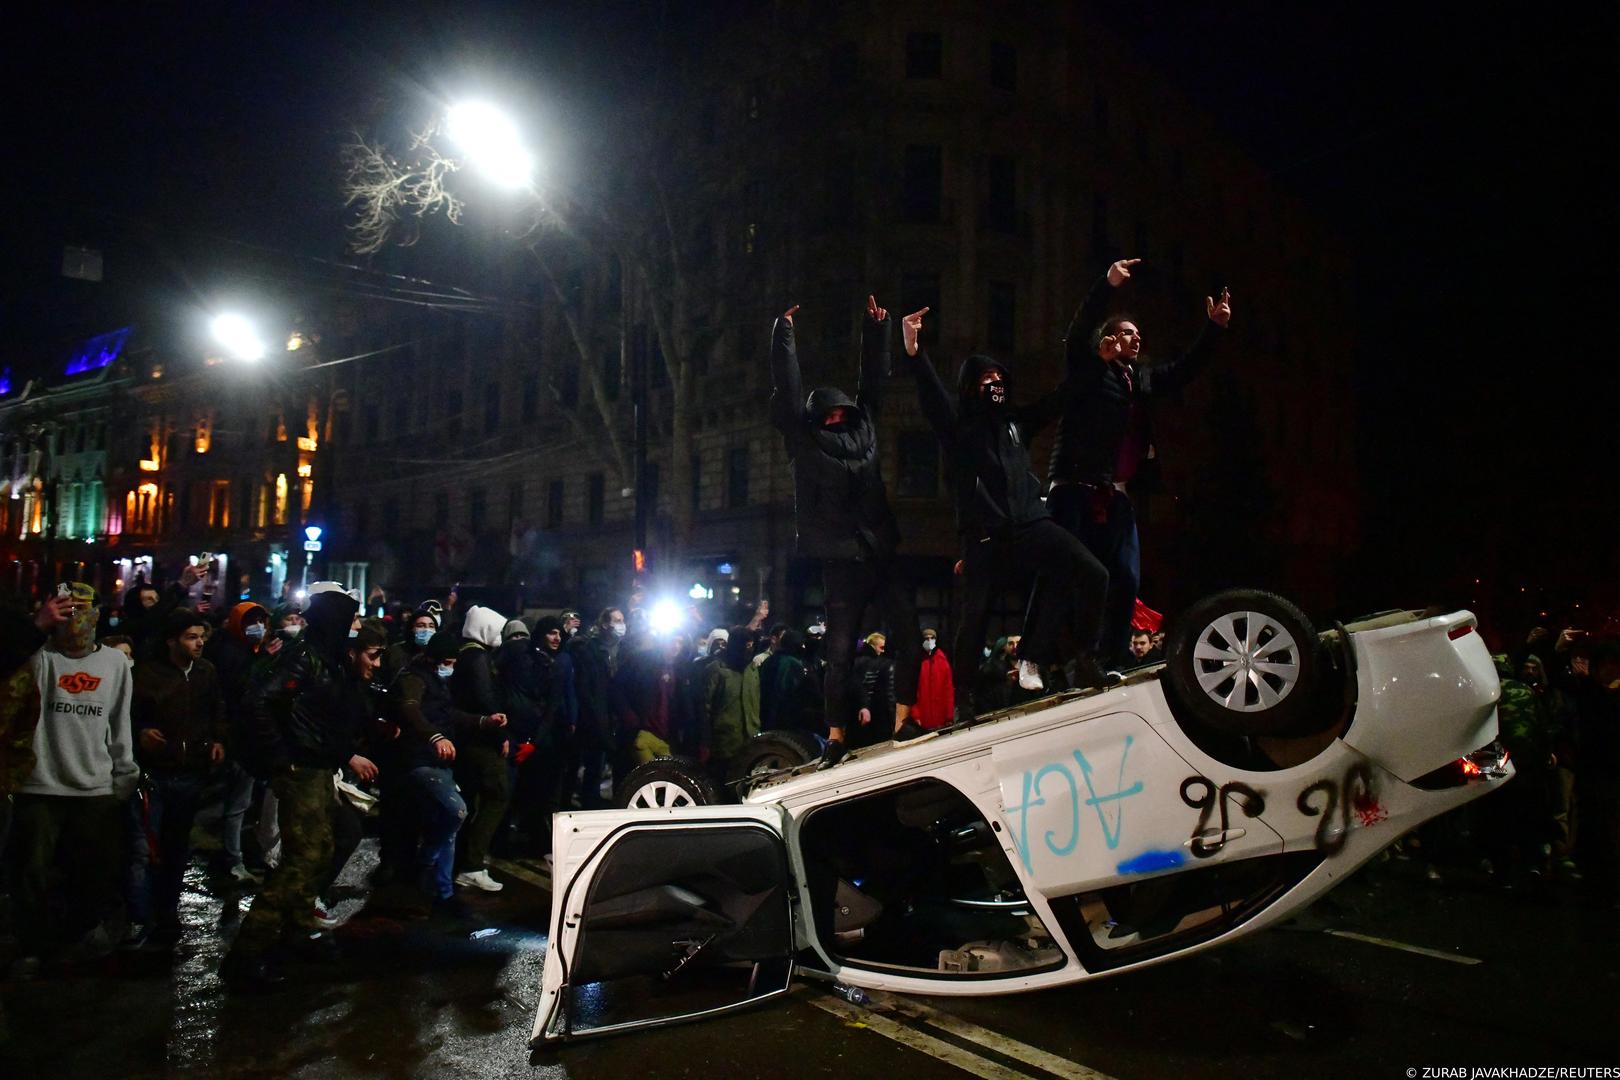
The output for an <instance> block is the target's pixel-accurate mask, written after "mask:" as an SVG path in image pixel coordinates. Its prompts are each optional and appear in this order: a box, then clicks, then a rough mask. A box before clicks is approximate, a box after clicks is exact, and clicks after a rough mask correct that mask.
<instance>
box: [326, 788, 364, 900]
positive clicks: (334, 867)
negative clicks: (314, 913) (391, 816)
mask: <svg viewBox="0 0 1620 1080" xmlns="http://www.w3.org/2000/svg"><path fill="white" fill-rule="evenodd" d="M365 838H366V816H365V815H364V814H362V813H361V812H360V811H358V810H356V809H355V808H354V807H353V806H351V805H350V804H349V803H348V802H346V801H345V800H344V799H342V798H340V797H338V796H335V795H334V796H333V798H332V858H331V860H330V861H329V862H328V863H327V864H326V873H324V874H322V875H321V876H320V878H319V880H317V881H316V882H315V895H316V896H325V895H326V890H327V889H329V888H331V887H332V883H333V882H334V881H336V880H337V879H338V875H339V874H341V873H343V868H344V867H345V866H347V865H348V864H349V858H350V857H351V856H352V855H353V854H354V853H355V851H356V850H358V849H359V847H360V841H362V840H364V839H365Z"/></svg>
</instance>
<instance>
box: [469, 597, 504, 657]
mask: <svg viewBox="0 0 1620 1080" xmlns="http://www.w3.org/2000/svg"><path fill="white" fill-rule="evenodd" d="M505 628H506V618H505V616H503V615H501V614H500V612H498V611H491V610H490V609H489V608H487V607H479V606H478V605H477V604H474V605H473V606H472V607H470V608H468V609H467V617H466V618H465V619H464V620H463V621H462V623H461V636H462V637H464V638H467V639H468V640H470V641H476V642H478V644H480V645H483V646H484V647H486V648H490V649H498V648H500V645H501V631H502V630H503V629H505Z"/></svg>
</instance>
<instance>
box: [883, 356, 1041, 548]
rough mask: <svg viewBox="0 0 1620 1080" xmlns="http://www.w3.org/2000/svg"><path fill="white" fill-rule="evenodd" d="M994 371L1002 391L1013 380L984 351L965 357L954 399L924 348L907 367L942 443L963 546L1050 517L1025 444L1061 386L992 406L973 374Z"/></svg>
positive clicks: (977, 375)
mask: <svg viewBox="0 0 1620 1080" xmlns="http://www.w3.org/2000/svg"><path fill="white" fill-rule="evenodd" d="M992 368H994V369H995V370H998V371H1000V372H1001V377H1002V381H1003V384H1004V385H1005V386H1006V388H1007V395H1008V397H1009V398H1010V397H1011V396H1012V377H1011V376H1010V375H1009V374H1008V372H1007V368H1006V365H1004V364H1002V363H1000V362H999V361H996V360H993V359H991V358H990V357H988V356H970V357H968V358H967V360H965V361H964V362H963V363H962V368H961V371H960V372H959V373H958V374H957V378H956V388H957V393H956V399H955V400H954V401H953V400H952V397H951V395H950V394H949V393H948V392H947V391H946V389H945V385H944V384H943V383H941V382H940V380H939V375H938V373H936V372H935V371H934V365H933V362H932V361H930V360H929V359H928V353H927V352H926V351H922V352H919V353H918V354H917V356H916V358H915V360H914V362H913V364H912V369H913V372H914V374H915V375H916V377H917V397H918V399H919V400H920V402H921V404H922V411H923V415H924V416H926V417H927V418H928V422H929V424H931V425H932V426H933V428H934V434H936V435H938V436H939V441H940V443H941V444H942V445H943V446H944V448H945V457H946V460H947V462H948V463H949V465H950V470H951V482H952V484H953V486H954V488H955V495H956V525H957V531H958V532H959V533H960V534H961V536H962V541H963V543H976V542H978V541H979V540H982V539H984V538H986V537H988V536H994V535H997V534H999V533H1001V532H1003V531H1005V530H1006V529H1009V528H1012V527H1014V526H1017V525H1027V524H1029V523H1030V522H1032V521H1039V520H1040V519H1041V518H1044V517H1047V516H1049V515H1048V514H1047V510H1046V503H1045V502H1044V501H1042V499H1041V482H1040V481H1039V480H1037V479H1036V478H1035V473H1034V471H1033V468H1032V467H1031V465H1030V460H1029V442H1030V439H1031V438H1033V436H1034V435H1035V433H1036V432H1038V431H1039V430H1040V429H1041V428H1043V427H1045V426H1046V425H1047V424H1049V423H1051V422H1052V421H1053V420H1054V419H1055V418H1056V417H1057V415H1058V413H1059V412H1060V411H1061V410H1062V409H1063V406H1064V405H1065V403H1066V402H1067V395H1068V383H1063V384H1061V385H1059V386H1058V387H1057V388H1056V389H1054V390H1052V391H1051V392H1050V393H1048V394H1046V395H1045V396H1044V397H1042V398H1041V399H1040V400H1038V401H1036V402H1034V403H1033V404H1031V405H1025V406H1013V405H1002V406H991V405H990V404H989V403H988V402H986V401H985V400H984V398H983V397H981V396H980V394H979V379H980V378H981V377H982V376H983V375H984V373H985V372H986V371H989V370H990V369H992Z"/></svg>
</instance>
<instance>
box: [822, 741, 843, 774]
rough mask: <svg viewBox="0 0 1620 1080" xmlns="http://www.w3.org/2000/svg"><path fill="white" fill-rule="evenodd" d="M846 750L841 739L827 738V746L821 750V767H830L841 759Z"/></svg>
mask: <svg viewBox="0 0 1620 1080" xmlns="http://www.w3.org/2000/svg"><path fill="white" fill-rule="evenodd" d="M848 752H849V751H848V749H847V748H846V747H845V746H844V744H843V742H842V741H841V740H839V739H828V740H827V748H826V749H825V750H823V751H822V752H821V767H822V768H823V769H830V768H832V767H833V766H834V765H836V764H838V763H839V762H840V761H843V760H844V755H845V754H846V753H848Z"/></svg>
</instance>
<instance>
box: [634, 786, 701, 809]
mask: <svg viewBox="0 0 1620 1080" xmlns="http://www.w3.org/2000/svg"><path fill="white" fill-rule="evenodd" d="M696 805H697V800H696V799H694V798H692V794H691V792H689V791H687V790H686V789H685V788H683V787H681V786H680V785H679V784H676V783H674V782H672V781H669V780H650V781H648V782H647V783H645V784H642V785H641V786H640V787H638V788H636V790H635V794H633V795H631V796H630V808H631V809H633V810H668V809H670V808H671V807H676V806H696Z"/></svg>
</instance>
